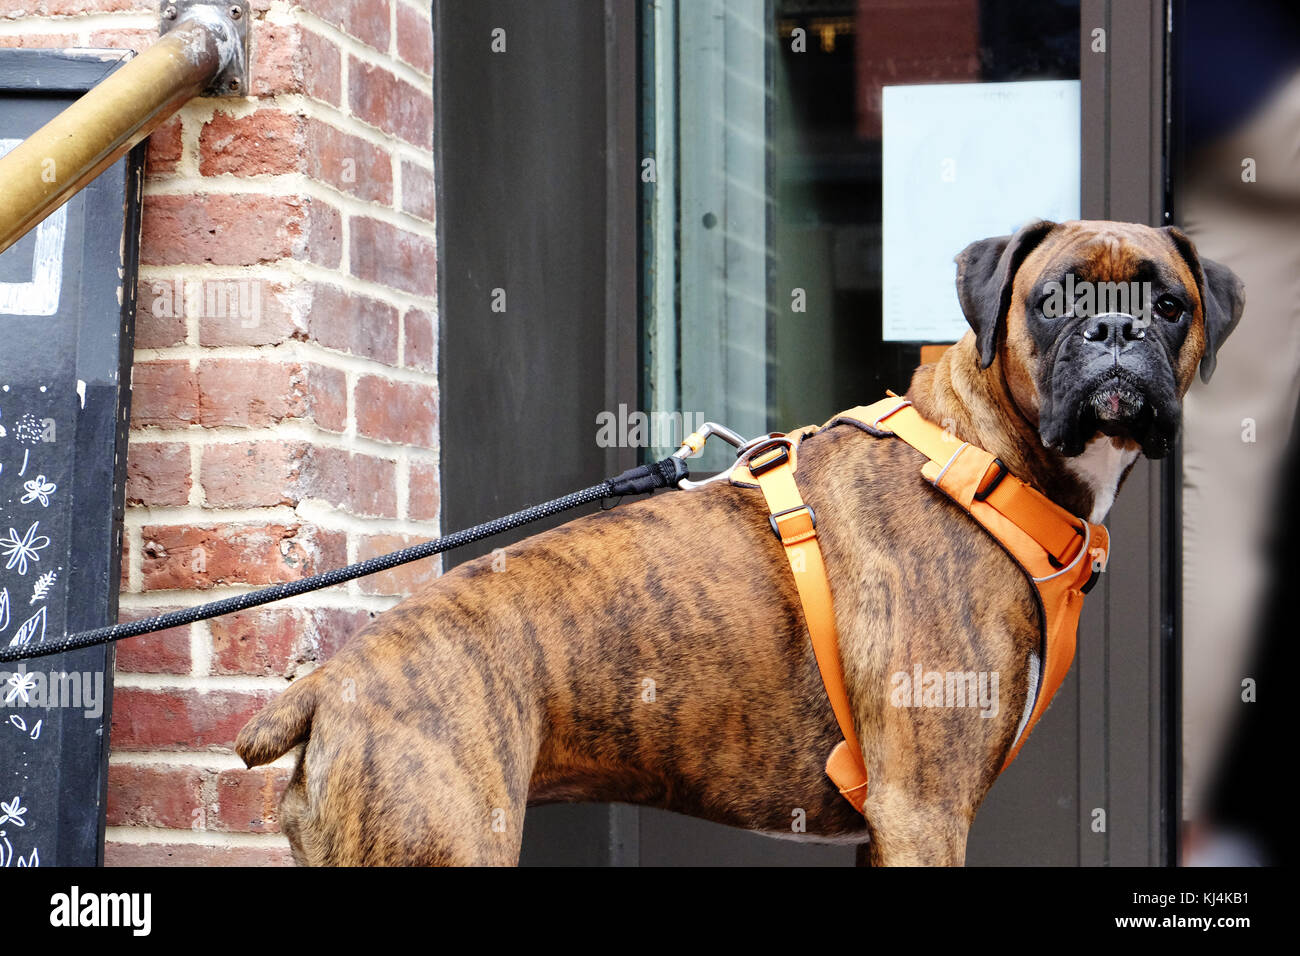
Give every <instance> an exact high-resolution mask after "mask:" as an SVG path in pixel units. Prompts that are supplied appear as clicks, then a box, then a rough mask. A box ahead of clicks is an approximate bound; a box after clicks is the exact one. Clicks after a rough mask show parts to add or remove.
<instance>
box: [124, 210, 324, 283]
mask: <svg viewBox="0 0 1300 956" xmlns="http://www.w3.org/2000/svg"><path fill="white" fill-rule="evenodd" d="M342 231H343V230H342V219H341V217H340V216H339V213H338V210H336V209H333V208H331V207H330V206H329V205H328V204H326V203H322V202H321V201H320V200H313V199H311V198H309V197H303V196H265V195H257V194H240V195H232V196H226V195H208V194H202V193H200V194H197V195H186V196H146V197H145V200H144V229H143V233H142V235H141V251H140V258H141V262H143V263H145V264H146V265H193V264H202V263H212V264H215V265H230V266H251V265H257V264H259V263H264V262H275V261H278V260H280V259H295V258H297V259H303V258H305V259H308V260H309V261H311V262H315V263H317V264H318V265H323V266H326V267H328V268H335V267H337V266H338V264H339V261H340V259H341V256H342Z"/></svg>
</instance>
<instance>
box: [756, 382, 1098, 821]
mask: <svg viewBox="0 0 1300 956" xmlns="http://www.w3.org/2000/svg"><path fill="white" fill-rule="evenodd" d="M840 424H853V425H857V426H858V427H860V428H862V429H863V430H864V431H867V432H868V433H874V434H880V433H881V432H884V433H885V434H886V435H893V436H896V437H898V438H900V439H902V440H903V441H905V442H907V444H909V445H911V446H912V447H913V448H915V449H917V450H918V451H919V452H921V453H922V454H923V455H925V457H926V458H927V459H929V460H928V461H926V462H925V463H924V464H923V465H922V467H921V474H922V475H923V476H924V477H925V478H926V480H928V481H929V482H930V483H931V484H932V485H934V486H935V487H936V488H938V489H939V490H940V491H942V492H943V493H944V494H945V495H947V496H948V497H949V498H950V499H952V501H953V502H954V503H956V504H957V505H959V506H960V507H961V508H962V509H963V510H965V511H966V512H967V513H968V514H970V515H971V517H973V518H974V519H975V520H976V521H978V522H979V523H980V524H981V525H982V526H983V527H984V529H985V530H986V531H988V533H989V534H991V535H992V536H993V537H994V538H996V539H997V540H998V541H999V542H1000V543H1001V544H1002V546H1003V547H1004V548H1005V549H1006V550H1007V552H1008V553H1009V554H1010V555H1011V556H1012V557H1013V558H1014V559H1015V560H1016V562H1017V563H1019V564H1020V566H1021V568H1022V569H1023V570H1024V571H1025V573H1026V574H1027V575H1028V577H1029V578H1030V580H1031V581H1032V582H1033V584H1034V586H1035V587H1036V588H1037V589H1038V593H1039V597H1040V598H1041V600H1042V607H1043V612H1044V619H1043V621H1042V622H1041V628H1042V635H1043V637H1042V652H1043V653H1042V656H1043V664H1042V667H1041V678H1040V680H1039V681H1038V684H1037V688H1036V689H1035V688H1034V687H1030V688H1029V693H1035V690H1036V696H1035V698H1034V701H1033V707H1032V710H1030V712H1029V715H1028V719H1026V720H1024V722H1023V723H1024V726H1023V727H1022V728H1021V729H1020V732H1019V734H1018V735H1017V737H1016V739H1015V740H1014V741H1013V742H1012V744H1011V747H1010V749H1009V751H1008V753H1007V756H1006V759H1005V761H1004V762H1003V764H1002V769H1004V770H1005V769H1006V767H1007V766H1008V765H1009V764H1010V763H1011V761H1012V760H1014V759H1015V758H1016V755H1017V754H1018V753H1019V752H1020V748H1021V747H1022V746H1023V745H1024V742H1025V739H1026V738H1027V737H1028V736H1029V732H1030V731H1031V730H1032V729H1033V727H1034V725H1035V724H1036V723H1037V722H1038V720H1039V718H1040V717H1042V715H1043V712H1044V711H1046V710H1047V706H1048V704H1050V703H1051V700H1052V697H1053V696H1054V695H1055V694H1056V691H1057V690H1058V689H1059V688H1060V686H1061V683H1062V682H1063V681H1064V680H1065V675H1066V673H1067V672H1068V671H1069V669H1070V664H1071V662H1072V661H1073V660H1074V647H1075V640H1076V634H1077V630H1078V624H1079V612H1080V610H1081V609H1082V607H1083V596H1084V595H1085V594H1086V593H1087V592H1088V591H1089V590H1090V589H1091V587H1092V584H1093V583H1094V581H1095V580H1096V575H1097V574H1098V573H1100V572H1101V571H1102V570H1104V569H1105V567H1106V561H1107V558H1108V555H1109V551H1110V538H1109V535H1108V534H1107V532H1106V529H1105V528H1104V527H1102V526H1101V525H1095V524H1091V523H1089V522H1087V521H1085V520H1083V519H1082V518H1077V517H1075V516H1074V515H1072V514H1070V513H1069V512H1068V511H1066V510H1065V509H1064V508H1061V507H1060V506H1059V505H1056V504H1055V503H1053V502H1052V501H1051V500H1049V499H1048V498H1046V497H1045V496H1044V495H1042V494H1041V493H1039V492H1038V491H1036V490H1034V489H1033V488H1032V487H1030V486H1029V485H1027V484H1025V483H1024V482H1023V481H1021V480H1020V479H1018V478H1016V477H1015V476H1014V475H1012V474H1010V473H1009V472H1008V471H1007V468H1006V466H1005V465H1004V464H1003V463H1002V462H1001V461H1000V460H998V459H997V458H994V457H993V456H992V455H991V454H989V453H988V452H986V451H984V450H983V449H981V448H978V447H976V446H974V445H971V444H970V443H968V442H962V441H960V440H958V439H956V438H955V437H954V436H953V435H952V434H951V433H949V432H945V431H944V430H943V429H942V428H940V427H939V426H938V425H935V424H934V423H932V422H928V421H926V420H925V419H923V418H922V417H921V416H920V414H919V413H918V412H917V411H916V410H915V409H914V408H912V407H911V404H910V403H909V402H907V401H906V400H904V399H900V398H898V397H896V396H894V397H891V398H887V399H883V400H881V401H879V402H876V403H875V404H873V405H866V406H859V407H857V408H853V409H850V410H849V411H847V412H842V413H841V414H839V415H836V416H835V417H834V418H832V419H831V420H830V421H829V422H827V423H826V424H825V425H824V426H822V428H823V429H826V428H833V427H835V426H836V425H840ZM812 433H813V430H812V429H808V428H801V429H797V430H795V431H792V432H790V433H789V435H788V436H778V437H774V438H772V439H770V443H767V442H763V443H759V444H758V445H757V447H756V448H755V450H754V451H753V452H752V453H751V454H750V455H749V456H748V459H747V461H742V462H741V463H739V464H737V466H736V467H735V468H734V469H733V470H732V473H731V480H732V482H734V483H738V484H746V483H754V482H756V483H757V484H758V486H759V488H761V489H762V492H763V497H764V498H765V500H766V502H767V506H768V510H769V512H770V513H771V518H770V519H769V520H770V521H771V523H772V530H773V531H774V532H775V533H776V535H777V537H778V538H780V540H781V544H782V545H783V546H784V548H785V552H786V557H787V558H788V559H789V561H790V567H791V570H792V571H793V573H794V579H795V585H796V587H797V588H798V591H799V600H800V603H801V605H802V606H803V611H804V620H805V622H806V623H807V625H808V633H809V637H810V639H811V641H812V645H813V651H814V653H815V655H816V657H817V666H818V669H819V670H820V671H821V677H822V683H823V684H824V685H825V687H826V695H827V697H828V698H829V700H830V703H831V708H832V710H834V712H835V719H836V722H837V723H838V724H839V727H840V732H841V733H842V734H843V735H844V740H843V741H842V742H840V743H839V744H838V745H837V746H836V747H835V749H834V750H833V751H832V752H831V755H830V757H829V758H828V760H827V762H826V773H827V775H828V776H829V777H830V778H831V780H832V781H833V782H834V783H835V784H836V786H837V787H838V788H839V790H840V793H841V794H843V795H844V798H845V799H846V800H848V801H849V802H850V803H851V804H853V806H854V808H855V809H857V810H858V811H860V812H862V811H863V807H864V804H865V802H866V796H867V770H866V766H865V763H864V760H863V756H862V748H861V746H860V745H859V743H858V739H857V736H856V733H855V732H854V721H853V710H852V707H851V705H850V703H849V697H848V691H847V689H846V688H845V684H844V674H843V670H842V665H841V662H840V655H839V643H838V637H837V633H836V629H835V617H834V609H833V607H832V603H831V593H830V584H829V581H828V580H827V577H826V568H825V564H824V563H823V560H822V554H821V548H820V546H819V545H818V544H817V531H816V525H817V521H816V515H815V513H814V511H813V509H812V507H810V506H809V505H807V504H806V503H805V502H804V500H803V498H802V496H801V495H800V494H799V489H798V486H797V485H796V484H795V480H794V474H795V470H796V465H797V461H796V459H797V454H798V445H799V441H800V439H801V437H803V436H805V435H809V434H812Z"/></svg>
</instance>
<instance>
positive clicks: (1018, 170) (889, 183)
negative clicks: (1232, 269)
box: [641, 0, 1080, 471]
mask: <svg viewBox="0 0 1300 956" xmlns="http://www.w3.org/2000/svg"><path fill="white" fill-rule="evenodd" d="M1078 24H1079V10H1078V3H1077V0H1076V2H1065V0H1041V2H1038V3H1034V4H1024V3H1015V2H1010V0H982V2H981V0H909V2H900V0H818V2H813V0H689V2H673V0H656V2H653V3H647V4H646V5H645V7H644V9H643V20H642V42H643V56H642V94H643V95H642V104H643V106H642V110H643V115H642V123H641V127H642V132H643V137H644V140H645V141H644V143H643V146H644V152H643V155H644V156H647V157H650V158H652V159H653V160H654V164H653V167H652V168H651V169H650V172H649V173H647V171H646V168H643V173H642V180H643V182H642V189H643V193H642V206H641V208H642V212H643V237H642V251H643V265H644V272H643V276H642V291H643V306H642V322H643V326H642V328H643V339H642V344H643V349H642V355H643V363H642V366H643V367H642V371H643V383H642V386H643V395H644V405H645V407H646V408H647V409H648V410H652V411H654V412H660V413H665V412H667V413H680V414H681V417H682V420H683V421H685V422H686V423H691V424H693V423H695V422H697V421H699V420H701V419H709V420H715V421H719V422H721V423H723V424H726V425H729V426H730V427H732V428H734V429H735V430H737V431H739V432H741V433H742V434H744V435H745V436H746V437H751V436H753V435H755V434H759V433H762V432H765V431H770V430H781V431H785V430H788V429H790V428H793V427H795V426H798V425H804V424H809V423H812V422H820V421H822V420H824V419H825V418H827V417H829V415H831V414H832V413H833V412H835V411H838V410H840V409H842V408H847V407H849V406H852V405H856V404H862V403H866V402H870V401H873V400H875V399H876V398H878V397H880V396H881V395H883V394H884V390H885V389H886V388H893V389H896V390H899V391H901V390H903V389H905V388H906V387H907V385H908V382H909V381H910V378H911V373H912V370H913V369H914V368H915V367H916V366H917V365H918V364H920V362H921V358H922V352H921V347H922V346H923V345H925V344H947V343H950V342H951V341H953V340H954V339H955V337H956V335H957V334H958V333H959V332H960V331H961V329H962V328H963V327H964V325H963V323H962V321H961V316H960V313H959V312H958V311H957V304H956V297H955V294H954V293H953V292H952V289H953V277H954V271H953V266H952V257H953V256H954V255H955V254H956V253H957V252H959V251H960V249H961V247H962V246H964V245H965V243H966V242H969V241H971V240H974V239H977V238H982V237H984V236H987V235H998V234H1002V233H1005V232H1010V231H1012V230H1013V229H1014V228H1015V226H1016V225H1018V224H1019V223H1020V222H1023V221H1025V220H1027V219H1031V218H1036V217H1038V216H1043V217H1046V218H1074V217H1077V216H1078V214H1079V211H1078V207H1079V155H1080V149H1079V93H1078V78H1079V52H1078V51H1079V26H1078ZM972 84H998V86H996V87H987V86H982V87H980V88H978V89H976V88H975V87H973V86H972ZM929 86H933V87H934V89H933V90H928V89H924V87H929ZM886 229H887V230H888V232H886V231H885V230H886ZM887 294H888V296H889V298H888V299H887V298H886V296H887ZM667 434H668V430H666V429H661V430H660V436H661V440H662V444H660V445H659V446H658V447H656V448H654V449H652V452H653V453H654V454H656V455H658V454H666V453H667V452H669V451H671V450H673V447H675V444H674V442H675V441H676V440H677V439H679V438H680V435H678V436H675V437H671V436H670V437H667V438H664V437H663V436H665V435H667ZM670 445H672V447H669V446H670ZM729 460H730V455H729V454H728V453H727V451H726V450H725V449H723V448H718V449H715V450H713V451H712V452H710V453H707V455H706V457H705V458H704V459H703V460H701V461H696V462H693V464H692V468H693V470H696V471H704V470H709V469H719V468H722V467H724V466H725V465H726V464H727V462H728V461H729Z"/></svg>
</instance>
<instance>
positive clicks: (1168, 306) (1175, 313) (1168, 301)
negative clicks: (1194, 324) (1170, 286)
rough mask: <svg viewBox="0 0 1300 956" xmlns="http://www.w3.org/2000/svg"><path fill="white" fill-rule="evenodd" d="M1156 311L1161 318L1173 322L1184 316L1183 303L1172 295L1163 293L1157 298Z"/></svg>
mask: <svg viewBox="0 0 1300 956" xmlns="http://www.w3.org/2000/svg"><path fill="white" fill-rule="evenodd" d="M1156 312H1157V313H1158V314H1159V315H1160V317H1161V318H1164V319H1168V320H1169V321H1170V322H1173V321H1175V320H1176V319H1178V318H1180V317H1181V316H1182V314H1183V303H1182V302H1180V301H1179V300H1178V299H1177V298H1175V297H1174V296H1172V295H1168V294H1166V295H1162V296H1161V297H1160V298H1158V299H1156Z"/></svg>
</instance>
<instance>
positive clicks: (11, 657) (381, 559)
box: [0, 458, 686, 664]
mask: <svg viewBox="0 0 1300 956" xmlns="http://www.w3.org/2000/svg"><path fill="white" fill-rule="evenodd" d="M685 477H686V463H685V462H684V461H682V460H681V459H679V458H665V459H664V460H663V461H659V462H655V463H654V464H652V465H641V466H640V467H638V468H631V469H628V470H627V471H625V472H623V473H622V474H621V475H619V476H617V477H615V478H609V479H607V480H605V481H602V482H601V483H600V484H598V485H592V486H591V487H590V488H584V489H583V490H582V491H575V492H573V494H569V495H565V496H564V497H562V498H556V499H555V500H553V501H547V502H545V503H544V504H540V505H533V506H532V507H531V508H525V509H524V510H523V511H516V512H515V513H514V514H509V515H506V516H505V517H502V518H497V519H495V520H493V521H488V522H485V523H483V524H480V525H475V526H474V527H472V528H466V529H465V530H464V531H456V532H454V533H452V534H449V535H445V536H443V537H441V538H434V539H432V540H431V541H425V542H422V543H421V544H416V545H412V546H411V547H409V548H402V549H401V550H400V551H393V552H392V553H390V554H384V555H380V556H378V557H375V558H367V559H366V560H365V561H358V562H357V563H356V564H349V565H348V566H347V567H344V568H335V569H334V570H333V571H325V572H323V573H321V574H315V575H312V576H311V577H309V578H300V579H298V580H297V581H286V582H284V583H283V584H275V585H272V586H271V587H269V588H261V589H260V590H257V591H249V592H247V593H246V594H238V595H235V596H234V597H228V598H223V599H222V600H220V601H212V602H210V603H208V604H200V605H199V606H198V607H191V608H184V609H183V610H180V611H168V612H167V613H166V614H160V615H158V616H157V617H149V618H144V619H142V620H139V621H130V622H128V623H125V624H113V625H111V626H109V627H99V628H95V629H94V630H93V631H79V632H78V633H76V634H64V635H63V637H62V638H60V639H59V640H57V641H53V642H48V641H47V642H43V643H41V644H37V645H35V646H31V645H24V646H21V647H6V648H3V649H0V664H4V663H9V662H11V661H21V660H29V659H31V658H34V657H46V656H48V655H50V654H63V653H65V652H67V651H75V650H79V649H80V648H83V647H94V646H95V645H97V644H108V643H111V642H113V641H120V640H122V639H124V638H127V637H138V636H139V635H141V634H151V633H153V632H154V631H165V630H167V629H168V628H171V627H181V626H182V625H185V624H193V623H194V622H195V621H205V620H207V619H208V618H210V617H220V616H221V615H222V614H231V613H233V612H235V611H243V610H246V609H248V608H250V607H257V606H258V605H261V604H270V603H271V602H272V601H280V600H283V599H284V598H290V597H294V596H295V595H298V594H306V593H307V592H308V591H319V590H320V589H321V588H328V587H333V586H334V585H336V584H343V583H344V582H346V581H351V580H353V579H355V578H363V577H365V576H366V575H369V574H378V573H379V572H380V571H387V570H388V569H389V568H395V567H397V566H398V565H399V564H409V563H410V562H412V561H419V560H420V559H421V558H428V557H432V556H433V555H435V554H441V553H442V552H443V551H450V550H451V549H452V548H459V547H462V546H463V545H467V544H470V543H472V542H474V541H479V540H481V539H483V538H490V537H492V536H493V535H496V534H501V533H502V532H503V531H509V530H510V529H512V528H518V527H519V526H520V525H525V524H530V523H531V522H533V521H538V520H540V519H542V518H549V517H550V516H551V515H556V514H559V513H560V512H562V511H569V510H570V509H572V508H577V507H579V506H580V505H585V504H588V503H589V502H592V501H599V500H600V499H602V498H608V497H618V496H620V495H638V494H644V493H645V492H648V491H654V490H655V489H656V488H675V487H677V483H678V482H679V481H681V480H682V479H683V478H685Z"/></svg>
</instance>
